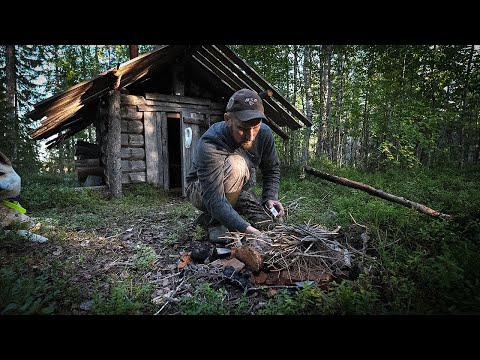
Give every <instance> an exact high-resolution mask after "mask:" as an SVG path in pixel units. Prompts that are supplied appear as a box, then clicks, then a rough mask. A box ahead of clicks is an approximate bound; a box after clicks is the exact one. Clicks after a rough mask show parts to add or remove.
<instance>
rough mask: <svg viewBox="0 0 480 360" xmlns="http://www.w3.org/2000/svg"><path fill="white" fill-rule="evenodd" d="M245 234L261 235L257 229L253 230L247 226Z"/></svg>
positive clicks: (250, 226)
mask: <svg viewBox="0 0 480 360" xmlns="http://www.w3.org/2000/svg"><path fill="white" fill-rule="evenodd" d="M245 234H254V235H261V234H262V232H261V231H260V230H258V229H257V228H254V227H253V226H252V225H248V226H247V228H246V229H245Z"/></svg>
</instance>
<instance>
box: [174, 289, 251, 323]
mask: <svg viewBox="0 0 480 360" xmlns="http://www.w3.org/2000/svg"><path fill="white" fill-rule="evenodd" d="M179 309H180V314H182V315H245V314H247V311H248V309H249V304H248V299H247V295H246V293H242V295H241V296H240V298H239V299H237V300H236V301H231V300H230V299H229V293H228V291H227V290H226V289H223V288H220V289H217V290H215V289H214V288H212V287H211V285H210V284H208V283H202V284H201V285H199V286H198V287H197V288H196V290H195V293H194V294H193V295H192V296H189V297H183V298H182V300H181V301H180V304H179Z"/></svg>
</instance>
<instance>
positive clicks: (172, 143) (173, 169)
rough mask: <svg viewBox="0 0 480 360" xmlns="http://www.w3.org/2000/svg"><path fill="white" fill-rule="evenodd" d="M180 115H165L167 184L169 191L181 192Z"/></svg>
mask: <svg viewBox="0 0 480 360" xmlns="http://www.w3.org/2000/svg"><path fill="white" fill-rule="evenodd" d="M180 121H181V114H180V113H167V134H168V135H167V144H168V180H169V181H168V182H169V185H170V186H169V187H170V191H174V192H182V150H181V144H182V138H181V132H180V130H181V126H180V125H181V123H180Z"/></svg>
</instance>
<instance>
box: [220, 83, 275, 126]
mask: <svg viewBox="0 0 480 360" xmlns="http://www.w3.org/2000/svg"><path fill="white" fill-rule="evenodd" d="M225 110H226V112H233V113H235V116H236V117H237V119H239V120H240V121H249V120H252V119H266V117H265V114H264V108H263V101H262V98H261V97H260V96H259V95H258V94H257V93H256V92H255V91H253V90H250V89H241V90H238V91H237V92H236V93H234V94H233V95H232V96H231V97H230V99H229V100H228V103H227V107H226V109H225Z"/></svg>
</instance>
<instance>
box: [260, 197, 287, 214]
mask: <svg viewBox="0 0 480 360" xmlns="http://www.w3.org/2000/svg"><path fill="white" fill-rule="evenodd" d="M265 206H266V207H267V209H268V210H270V209H271V208H272V207H274V208H275V210H277V212H278V215H277V216H276V217H280V216H283V215H285V210H284V209H283V205H282V203H281V202H280V201H278V200H267V201H266V202H265Z"/></svg>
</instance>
